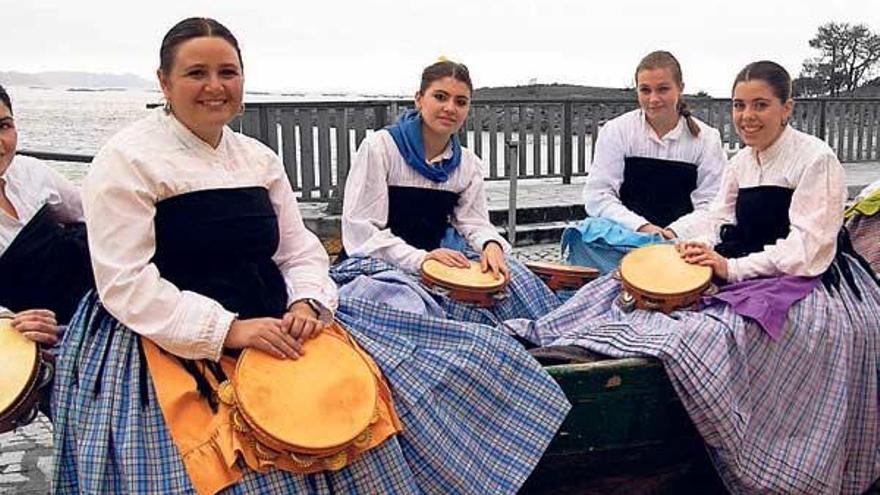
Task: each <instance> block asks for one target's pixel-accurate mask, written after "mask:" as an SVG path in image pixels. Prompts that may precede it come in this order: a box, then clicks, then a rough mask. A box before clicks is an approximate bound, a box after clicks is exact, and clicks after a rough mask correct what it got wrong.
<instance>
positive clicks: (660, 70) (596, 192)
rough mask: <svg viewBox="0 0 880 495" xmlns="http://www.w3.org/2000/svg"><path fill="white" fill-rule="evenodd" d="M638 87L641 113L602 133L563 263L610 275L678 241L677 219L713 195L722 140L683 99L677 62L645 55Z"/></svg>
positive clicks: (658, 54) (610, 125)
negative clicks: (640, 251) (644, 249)
mask: <svg viewBox="0 0 880 495" xmlns="http://www.w3.org/2000/svg"><path fill="white" fill-rule="evenodd" d="M635 84H636V95H637V96H638V102H639V108H638V109H636V110H633V111H631V112H628V113H625V114H623V115H621V116H619V117H617V118H615V119H613V120H611V121H609V122H607V123H606V124H605V125H604V126H603V127H602V129H601V130H600V131H599V136H598V138H597V140H596V145H595V156H594V157H593V165H592V168H591V170H590V175H589V176H588V177H587V182H586V184H585V185H584V204H585V209H586V212H587V216H588V218H587V219H586V220H584V221H583V222H582V223H581V224H580V225H578V226H571V227H568V228H567V229H566V230H565V232H563V235H562V252H563V256H564V257H565V259H566V261H567V262H568V263H571V264H576V265H586V266H595V267H597V268H599V269H600V270H602V271H603V272H608V271H610V270H612V269H614V268H616V267H617V264H618V262H619V261H620V258H621V257H622V256H623V255H624V254H625V253H626V252H627V251H629V250H630V249H631V248H633V247H638V246H641V245H645V244H648V243H652V242H659V241H662V240H663V239H671V238H673V237H675V234H676V232H677V230H676V227H677V223H676V222H677V220H678V219H679V218H681V217H682V216H684V215H686V214H688V213H690V212H692V211H694V210H699V209H701V208H704V207H706V206H708V205H709V202H710V201H711V200H712V198H713V197H714V196H715V192H716V191H717V190H718V185H719V183H720V180H721V175H722V172H723V171H724V167H725V165H726V163H727V160H726V157H725V155H724V150H723V148H722V146H721V137H720V134H719V133H718V130H716V129H714V128H712V127H709V126H707V125H706V124H704V123H703V122H701V121H700V120H698V119H697V118H696V117H694V116H692V115H691V113H690V111H689V110H688V108H687V105H686V104H685V103H684V102H683V101H682V92H683V91H684V80H683V77H682V71H681V66H680V65H679V63H678V60H676V58H675V57H674V56H673V55H672V54H671V53H669V52H665V51H655V52H652V53H649V54H648V55H646V56H645V57H644V58H643V59H642V60H641V61H640V62H639V65H638V66H637V67H636V71H635Z"/></svg>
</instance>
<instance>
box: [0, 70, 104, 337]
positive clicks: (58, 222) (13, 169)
mask: <svg viewBox="0 0 880 495" xmlns="http://www.w3.org/2000/svg"><path fill="white" fill-rule="evenodd" d="M17 142H18V131H17V129H16V126H15V117H14V115H13V112H12V100H11V98H10V97H9V94H8V93H7V92H6V90H5V89H4V88H3V87H2V86H0V317H9V318H12V326H13V328H15V329H16V330H18V331H20V332H22V333H23V334H24V335H25V336H26V337H28V338H29V339H31V340H34V341H36V342H39V343H40V344H44V345H47V346H52V345H54V344H56V343H57V341H58V331H59V326H58V325H59V324H61V325H65V324H67V322H68V320H70V317H71V316H72V314H73V311H74V309H76V306H77V304H79V301H80V299H81V298H82V297H83V296H84V295H85V293H86V292H87V291H88V290H89V289H90V288H91V287H93V285H94V284H93V282H92V280H93V278H92V271H91V265H90V263H89V256H88V248H87V245H86V240H85V227H84V226H83V224H82V222H83V212H82V204H81V202H80V195H79V190H78V189H77V188H76V187H75V186H74V185H73V184H71V183H70V181H68V180H67V179H65V178H64V177H62V176H61V175H60V174H59V173H58V172H56V171H54V170H53V169H52V168H50V167H49V166H47V165H46V164H44V163H43V162H41V161H40V160H37V159H35V158H30V157H26V156H21V155H16V146H17Z"/></svg>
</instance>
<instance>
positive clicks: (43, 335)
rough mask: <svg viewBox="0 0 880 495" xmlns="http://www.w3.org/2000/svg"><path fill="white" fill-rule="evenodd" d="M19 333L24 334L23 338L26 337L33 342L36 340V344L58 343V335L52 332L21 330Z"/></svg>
mask: <svg viewBox="0 0 880 495" xmlns="http://www.w3.org/2000/svg"><path fill="white" fill-rule="evenodd" d="M21 334H22V335H24V338H26V339H28V340H33V341H34V342H36V343H38V344H44V345H47V346H53V345H55V344H57V343H58V337H56V336H55V335H54V334H52V333H47V332H39V331H35V332H21Z"/></svg>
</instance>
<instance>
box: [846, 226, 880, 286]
mask: <svg viewBox="0 0 880 495" xmlns="http://www.w3.org/2000/svg"><path fill="white" fill-rule="evenodd" d="M846 228H847V229H848V230H849V236H850V238H852V243H853V247H854V248H855V249H856V251H857V252H858V253H859V254H860V255H861V256H862V257H863V258H865V260H866V261H867V262H868V263H869V264H870V265H871V269H872V270H874V273H876V274H878V275H880V213H878V214H876V215H871V216H867V215H862V214H861V213H856V214H855V215H853V216H852V217H850V218H849V219H848V220H847V222H846Z"/></svg>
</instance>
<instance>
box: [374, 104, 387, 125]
mask: <svg viewBox="0 0 880 495" xmlns="http://www.w3.org/2000/svg"><path fill="white" fill-rule="evenodd" d="M386 125H388V111H387V110H386V108H385V105H382V106H381V107H373V129H374V130H377V131H378V130H379V129H381V128H383V127H385V126H386Z"/></svg>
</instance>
